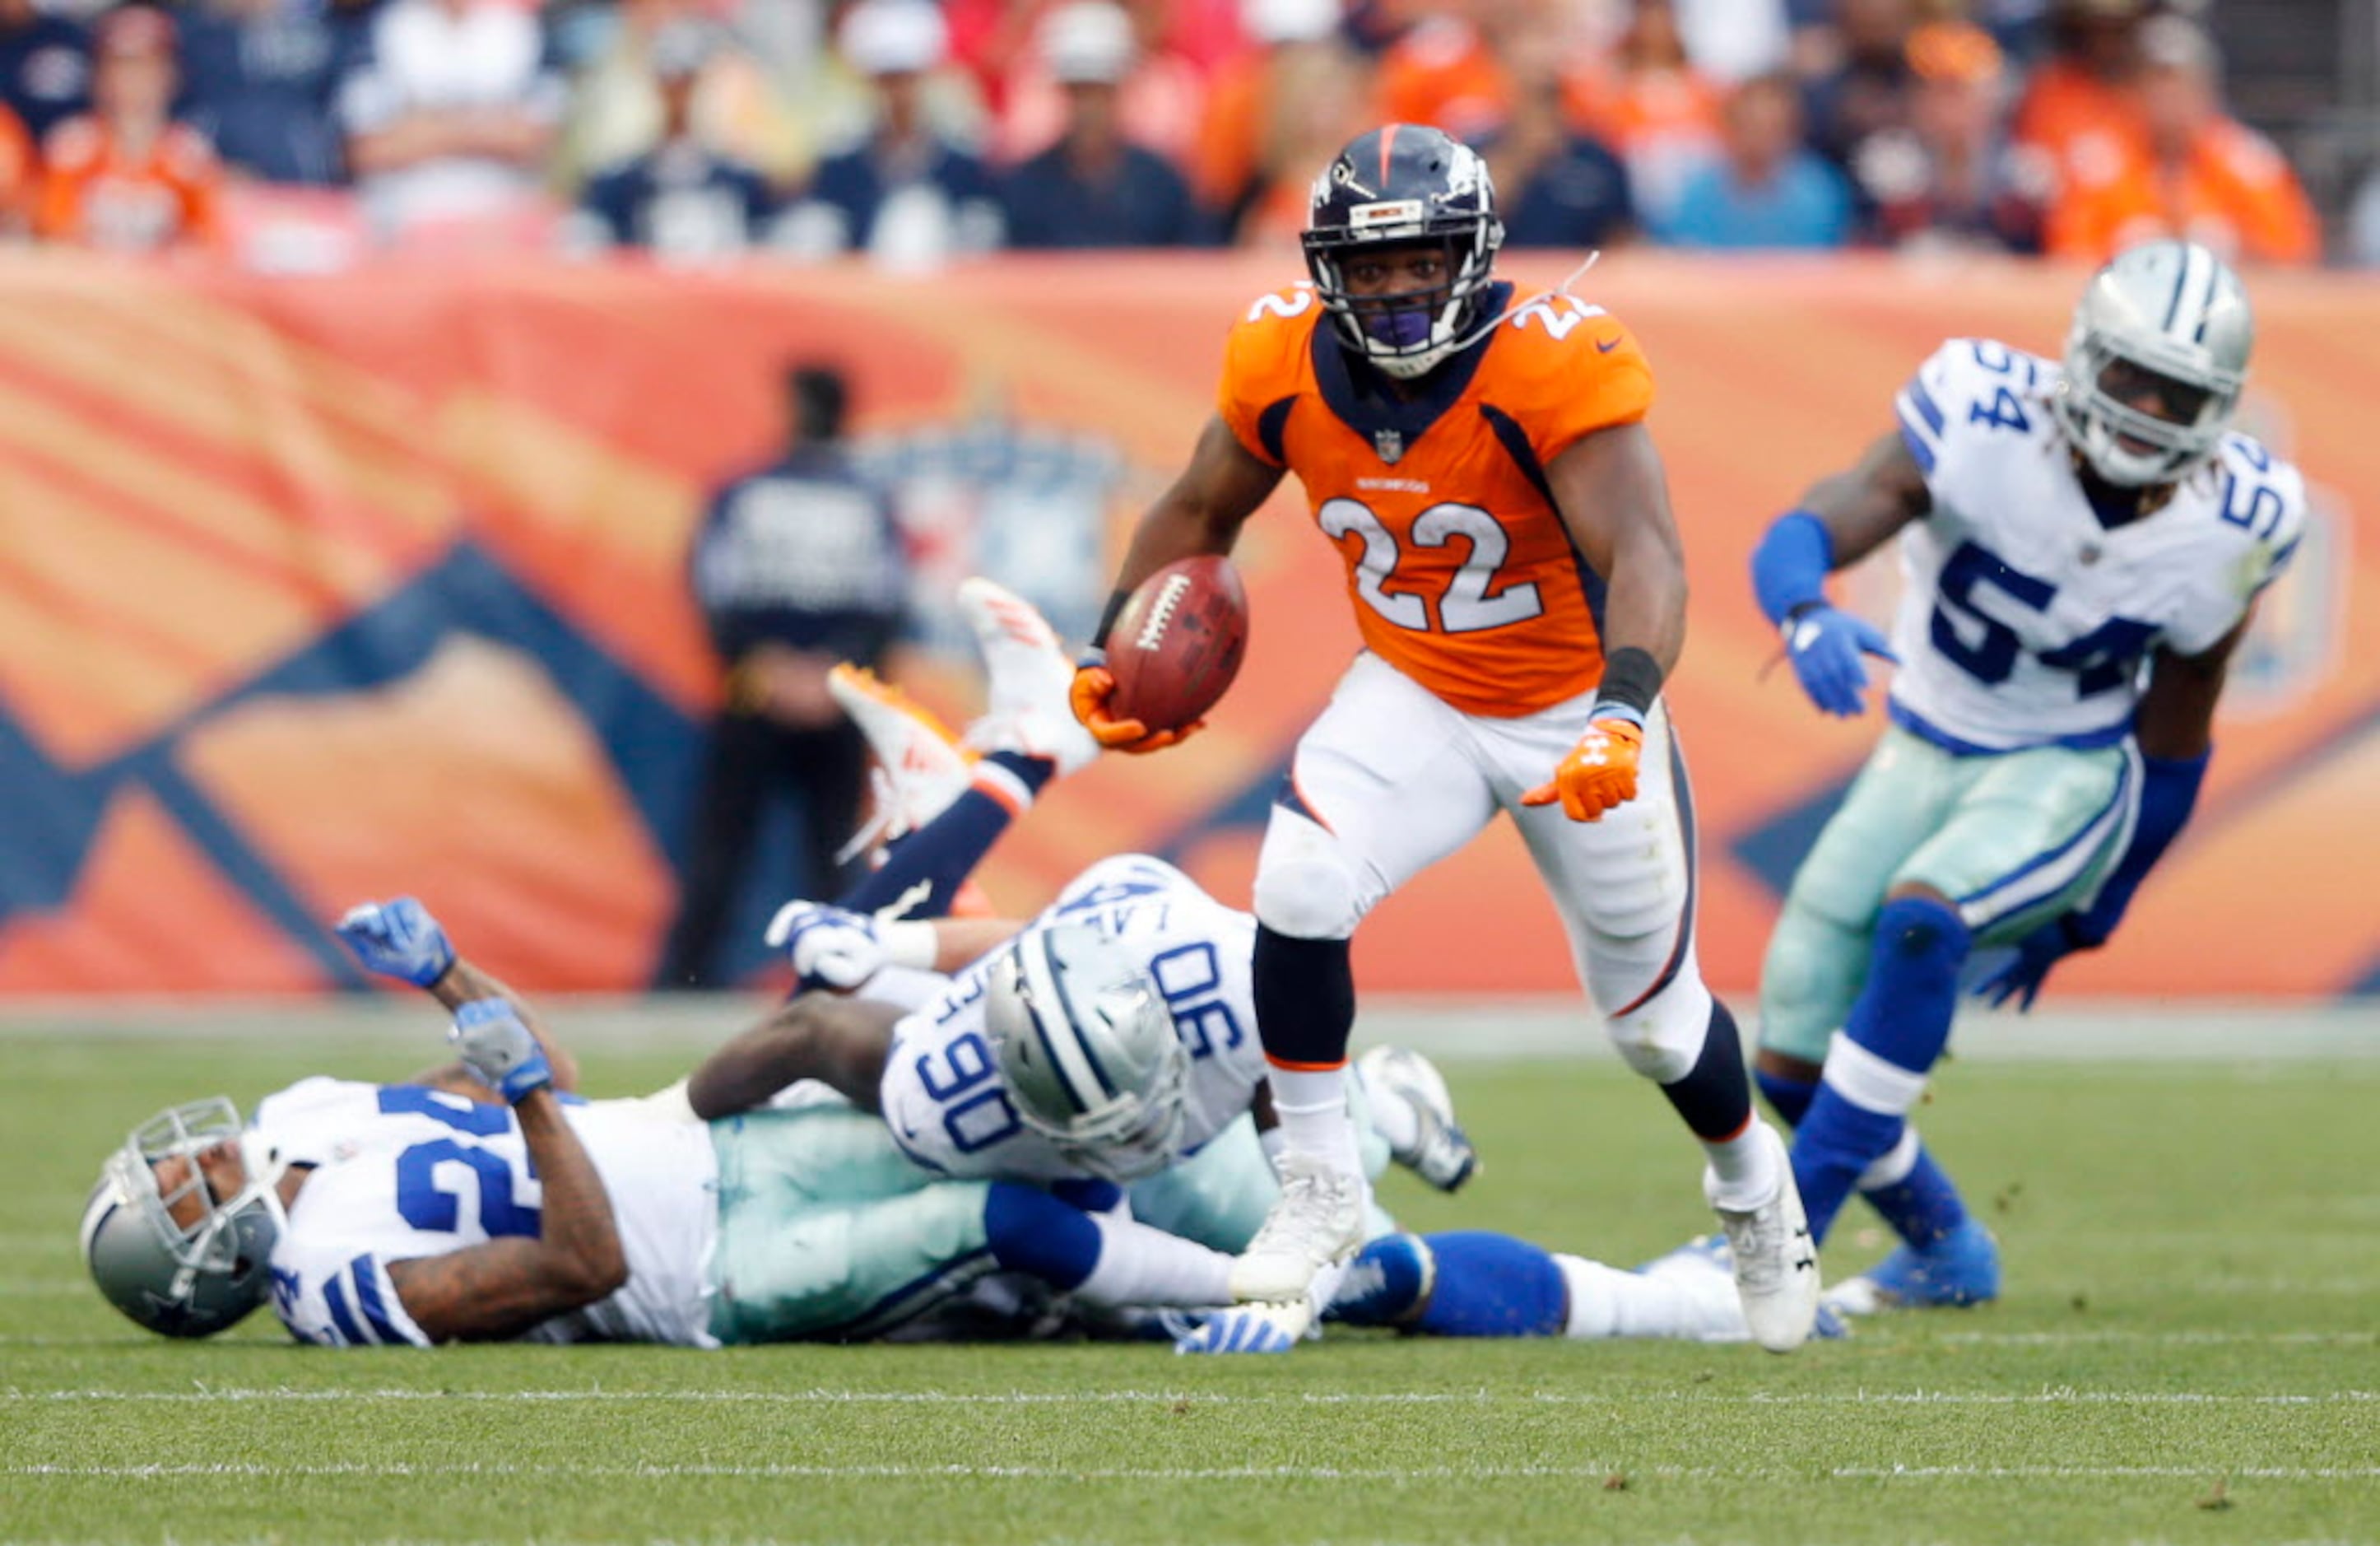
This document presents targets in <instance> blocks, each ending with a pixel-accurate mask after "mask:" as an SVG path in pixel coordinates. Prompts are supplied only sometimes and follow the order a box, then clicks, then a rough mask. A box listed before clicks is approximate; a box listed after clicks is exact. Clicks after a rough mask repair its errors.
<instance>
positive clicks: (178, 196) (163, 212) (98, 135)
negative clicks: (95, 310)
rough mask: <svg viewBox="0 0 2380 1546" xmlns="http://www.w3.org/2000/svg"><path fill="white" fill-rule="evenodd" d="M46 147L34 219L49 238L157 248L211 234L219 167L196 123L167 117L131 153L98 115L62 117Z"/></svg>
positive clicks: (196, 240)
mask: <svg viewBox="0 0 2380 1546" xmlns="http://www.w3.org/2000/svg"><path fill="white" fill-rule="evenodd" d="M47 152H48V159H49V175H48V177H45V178H44V179H43V180H42V194H41V204H40V208H39V209H38V211H37V212H36V214H35V218H34V227H35V229H37V230H38V231H39V232H40V233H41V234H42V236H43V237H46V238H48V239H49V240H52V241H70V242H79V243H81V244H82V245H84V246H86V247H101V248H106V249H109V250H114V251H117V252H156V251H162V250H164V249H166V248H169V247H174V246H176V245H180V244H185V243H188V244H204V243H207V242H211V241H212V240H213V239H214V237H215V226H216V221H217V213H216V207H215V206H216V204H217V202H218V201H219V199H220V189H221V185H222V182H223V172H222V168H221V167H220V166H219V165H218V164H217V163H216V161H215V153H214V151H213V149H212V147H211V146H209V145H208V143H207V141H206V139H205V137H204V136H202V135H200V133H199V132H198V131H197V130H196V129H193V128H188V127H187V126H185V125H182V124H169V125H167V126H166V127H165V129H164V132H163V133H161V134H160V135H158V136H157V138H156V139H155V140H153V141H152V142H151V143H150V145H149V146H148V148H147V149H146V150H145V151H144V152H137V153H135V152H128V151H127V150H126V148H125V147H123V146H122V145H119V144H118V143H117V142H116V140H115V137H114V136H113V135H111V134H110V133H109V132H108V131H107V128H106V126H105V125H103V124H102V123H101V122H100V121H99V120H98V119H97V118H93V117H79V118H69V119H67V121H66V122H64V123H62V124H60V125H58V126H57V127H56V128H54V129H52V130H50V137H49V141H48V145H47Z"/></svg>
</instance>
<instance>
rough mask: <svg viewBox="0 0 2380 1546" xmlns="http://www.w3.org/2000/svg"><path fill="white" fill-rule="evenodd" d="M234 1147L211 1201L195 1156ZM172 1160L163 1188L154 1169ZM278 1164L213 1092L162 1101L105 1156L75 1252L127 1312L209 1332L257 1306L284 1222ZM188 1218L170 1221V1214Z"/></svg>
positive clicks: (168, 1328)
mask: <svg viewBox="0 0 2380 1546" xmlns="http://www.w3.org/2000/svg"><path fill="white" fill-rule="evenodd" d="M225 1142H232V1143H236V1144H237V1145H238V1147H239V1150H240V1159H241V1168H242V1172H243V1175H242V1181H241V1186H240V1188H239V1190H238V1191H237V1192H236V1193H234V1194H233V1195H232V1196H230V1197H228V1198H217V1197H216V1196H215V1195H214V1193H213V1190H212V1187H210V1186H209V1184H208V1181H207V1177H206V1173H205V1168H204V1166H203V1165H202V1164H201V1163H200V1155H202V1154H204V1153H205V1152H206V1151H207V1150H211V1149H213V1148H214V1147H215V1146H216V1145H218V1144H221V1143H225ZM172 1160H179V1161H181V1162H182V1167H183V1175H181V1177H180V1178H179V1179H178V1180H177V1181H176V1183H175V1185H174V1186H173V1187H172V1188H171V1189H170V1190H168V1189H166V1188H165V1187H164V1186H163V1185H162V1184H161V1180H160V1177H159V1175H158V1172H157V1167H158V1166H159V1165H160V1164H161V1163H164V1162H167V1161H172ZM285 1169H286V1167H285V1165H284V1164H283V1163H280V1162H279V1161H278V1160H277V1159H275V1158H274V1156H273V1151H272V1150H271V1148H270V1146H269V1145H267V1144H265V1143H264V1142H263V1141H262V1140H261V1138H259V1136H258V1135H256V1134H254V1133H253V1132H250V1131H249V1130H248V1129H246V1128H245V1127H244V1126H242V1124H241V1122H240V1119H239V1112H238V1110H237V1108H236V1107H235V1106H233V1104H232V1103H231V1102H230V1101H228V1100H226V1099H225V1098H224V1097H222V1096H216V1097H213V1098H212V1099H209V1100H204V1101H192V1102H187V1103H185V1104H182V1105H178V1106H171V1107H168V1108H166V1109H165V1110H164V1111H162V1112H160V1113H158V1114H156V1115H155V1116H153V1117H151V1118H150V1119H149V1120H148V1121H146V1122H144V1123H142V1124H141V1125H140V1126H139V1127H137V1128H135V1129H133V1132H132V1135H131V1137H130V1138H127V1139H126V1140H125V1143H124V1147H123V1148H121V1149H119V1150H116V1151H115V1153H114V1154H111V1155H110V1156H108V1159H107V1163H106V1164H105V1166H104V1167H103V1170H102V1173H101V1178H100V1184H99V1187H98V1189H97V1190H96V1191H95V1192H94V1193H93V1194H92V1197H91V1203H90V1206H89V1207H88V1209H87V1210H86V1211H85V1212H84V1215H83V1226H82V1247H83V1258H84V1260H85V1261H86V1262H87V1263H88V1264H89V1265H90V1267H91V1273H92V1276H93V1277H94V1278H95V1279H97V1280H98V1282H99V1285H100V1289H101V1292H102V1293H103V1294H105V1295H106V1296H107V1297H108V1298H109V1300H110V1301H111V1302H113V1303H114V1304H115V1307H116V1308H117V1309H121V1310H123V1311H124V1313H125V1314H127V1315H128V1316H130V1317H131V1318H132V1319H133V1320H135V1321H140V1323H141V1324H143V1325H145V1326H147V1327H149V1328H150V1329H151V1330H152V1331H156V1332H161V1333H164V1334H166V1335H168V1336H208V1335H212V1333H215V1332H218V1331H221V1330H223V1329H225V1327H227V1326H229V1325H231V1324H232V1323H233V1322H235V1321H238V1320H239V1319H240V1318H241V1317H242V1316H245V1315H246V1314H247V1313H248V1312H249V1310H252V1309H255V1308H256V1307H257V1306H258V1305H260V1304H261V1303H263V1302H264V1297H265V1295H266V1292H267V1290H268V1289H269V1288H270V1286H271V1282H272V1271H271V1258H272V1254H273V1244H274V1242H275V1241H276V1240H278V1239H279V1237H280V1235H281V1231H282V1230H283V1229H285V1227H287V1224H288V1222H289V1221H288V1215H287V1213H286V1212H285V1211H284V1210H283V1208H282V1205H281V1194H280V1191H279V1184H280V1180H281V1177H282V1175H283V1173H284V1171H285ZM192 1206H195V1207H196V1209H197V1210H198V1211H197V1212H196V1215H195V1216H194V1217H192V1218H191V1220H190V1222H189V1223H176V1221H175V1218H174V1214H175V1212H176V1210H177V1209H178V1210H181V1211H184V1212H186V1213H187V1212H188V1211H189V1209H190V1208H191V1207H192Z"/></svg>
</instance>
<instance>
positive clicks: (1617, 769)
mask: <svg viewBox="0 0 2380 1546" xmlns="http://www.w3.org/2000/svg"><path fill="white" fill-rule="evenodd" d="M1644 750H1645V727H1644V726H1643V725H1641V724H1632V723H1630V722H1629V721H1627V720H1624V719H1598V720H1597V721H1595V722H1594V723H1593V724H1589V725H1588V726H1587V727H1586V734H1585V735H1584V736H1580V737H1579V738H1578V745H1576V746H1574V747H1573V748H1572V749H1571V753H1570V755H1569V756H1567V757H1565V758H1563V759H1562V760H1561V766H1560V767H1558V768H1556V769H1555V770H1554V776H1553V777H1552V778H1551V779H1550V780H1548V782H1546V783H1544V784H1540V785H1537V786H1536V788H1534V789H1532V790H1530V791H1529V792H1528V793H1527V794H1525V795H1523V796H1522V797H1521V803H1522V804H1523V805H1551V804H1553V803H1554V801H1556V800H1560V801H1561V808H1562V814H1563V815H1565V816H1568V817H1569V818H1570V819H1571V820H1572V821H1573V822H1598V821H1601V820H1602V819H1603V813H1604V812H1605V811H1607V810H1611V809H1612V808H1614V807H1615V806H1621V805H1625V804H1627V803H1628V802H1629V801H1630V800H1633V799H1634V798H1635V797H1636V764H1637V760H1638V759H1639V758H1640V757H1642V756H1643V755H1644Z"/></svg>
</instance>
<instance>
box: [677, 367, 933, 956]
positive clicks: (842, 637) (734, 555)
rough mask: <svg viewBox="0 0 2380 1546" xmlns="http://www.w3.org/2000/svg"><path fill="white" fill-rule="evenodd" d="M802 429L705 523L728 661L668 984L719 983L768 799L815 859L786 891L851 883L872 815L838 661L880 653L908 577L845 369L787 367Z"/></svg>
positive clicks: (711, 592)
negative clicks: (864, 456) (837, 683)
mask: <svg viewBox="0 0 2380 1546" xmlns="http://www.w3.org/2000/svg"><path fill="white" fill-rule="evenodd" d="M786 385H787V389H788V390H787V399H788V400H787V405H786V406H787V408H789V409H790V416H791V420H792V422H791V425H790V430H791V436H790V439H789V442H788V444H787V445H786V448H785V452H784V455H783V457H782V458H781V459H780V460H778V461H777V463H776V464H775V465H773V466H771V467H769V468H767V469H763V470H761V471H759V472H756V473H753V474H751V475H750V476H747V477H743V478H738V479H736V480H735V481H733V482H730V483H729V484H727V485H726V487H724V488H722V490H720V491H719V493H718V494H717V495H716V496H715V497H714V498H713V500H712V501H711V505H710V514H709V515H708V516H707V517H705V518H704V520H703V524H702V529H701V530H700V532H699V533H698V535H697V536H696V539H695V548H694V591H695V599H696V600H697V602H698V603H700V605H701V607H702V615H703V618H704V621H705V622H706V623H707V624H708V625H709V627H710V639H711V644H712V646H713V648H715V649H716V650H717V651H718V654H719V660H720V663H721V665H722V667H723V668H724V670H725V673H726V683H727V690H726V705H725V707H724V709H723V710H722V712H721V714H720V716H719V719H718V721H717V722H716V723H715V724H713V725H712V727H711V733H710V749H709V751H708V752H707V754H706V757H705V761H704V767H703V774H702V788H701V792H700V795H699V797H698V804H697V806H696V809H695V821H694V834H693V841H692V843H691V845H690V846H689V849H688V852H687V856H686V882H685V887H684V891H683V894H682V899H681V901H680V904H679V910H678V916H677V920H676V922H675V924H674V926H673V927H672V929H671V930H670V937H669V943H668V945H667V948H666V949H665V951H664V953H663V956H662V965H661V969H660V972H659V975H658V981H657V985H658V986H662V987H668V988H680V987H689V986H691V987H709V986H713V985H715V983H716V981H717V976H716V973H717V971H718V967H719V948H720V943H721V941H722V936H723V934H724V932H725V931H726V929H727V927H728V923H729V920H730V919H731V918H732V917H733V916H734V912H735V902H736V900H737V896H738V894H739V892H740V891H741V888H742V885H743V882H744V876H745V871H746V869H747V865H748V863H749V861H750V859H751V856H752V848H753V840H754V838H755V836H756V835H757V834H758V833H759V822H760V817H761V814H762V812H763V811H764V810H766V809H767V807H768V806H769V805H770V804H771V802H772V801H773V800H775V799H778V798H780V797H784V796H788V795H790V796H792V797H795V798H796V799H797V800H799V802H800V804H801V812H802V817H803V822H802V829H801V830H802V833H803V841H802V844H801V848H800V853H801V858H802V869H801V871H800V872H799V873H798V874H795V875H788V876H783V877H779V878H777V884H776V886H775V887H774V888H773V891H772V895H777V896H830V895H833V894H834V893H835V892H836V891H837V890H838V889H840V882H839V879H838V876H837V865H836V860H835V853H836V850H837V848H838V847H839V846H841V845H842V843H843V840H844V838H845V837H847V836H848V835H850V833H851V831H852V829H853V828H854V827H855V826H856V825H857V824H858V820H859V805H860V794H861V791H862V789H863V787H864V785H865V774H866V769H867V761H868V749H867V743H866V742H865V741H864V740H863V739H862V738H861V736H860V734H859V731H858V729H857V727H856V726H855V725H854V724H852V722H851V721H850V720H849V719H847V718H845V717H844V713H843V711H842V709H841V708H840V707H838V706H837V705H836V703H835V701H834V699H833V698H832V696H831V695H830V694H829V692H828V690H827V673H828V672H829V671H830V670H832V668H833V666H834V664H835V663H836V662H838V661H852V662H855V663H859V664H863V665H869V666H873V665H876V664H879V663H880V662H881V659H882V657H883V654H884V651H885V650H886V648H887V647H888V646H889V645H891V643H892V639H893V636H894V634H895V632H896V631H897V630H898V628H899V627H900V624H901V617H902V609H903V602H902V598H903V596H904V595H905V589H906V578H905V572H904V564H903V559H902V554H901V541H900V534H899V532H898V530H896V529H895V527H894V525H893V520H892V509H891V506H890V505H889V503H888V502H887V501H886V499H885V498H884V496H883V495H882V493H880V491H879V490H878V489H877V488H876V487H875V486H874V485H873V484H871V483H869V482H868V481H864V480H863V479H862V478H861V476H860V475H859V473H858V472H857V471H856V470H855V469H854V468H853V466H852V463H851V459H850V456H849V454H848V452H847V451H846V449H845V443H844V419H845V414H846V409H847V407H848V395H849V388H848V385H847V383H846V382H845V379H844V375H843V373H842V372H841V371H837V370H834V369H832V368H830V367H826V366H821V365H804V366H801V367H799V368H797V369H795V371H793V372H792V373H791V374H790V376H789V377H788V378H787V383H786Z"/></svg>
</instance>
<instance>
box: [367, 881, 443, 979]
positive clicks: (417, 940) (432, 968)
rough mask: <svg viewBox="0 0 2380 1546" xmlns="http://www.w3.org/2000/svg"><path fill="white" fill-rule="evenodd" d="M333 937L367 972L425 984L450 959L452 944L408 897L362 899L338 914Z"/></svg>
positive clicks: (424, 909) (439, 973)
mask: <svg viewBox="0 0 2380 1546" xmlns="http://www.w3.org/2000/svg"><path fill="white" fill-rule="evenodd" d="M338 933H339V938H341V939H342V940H345V941H346V944H347V948H348V949H349V950H352V951H354V952H355V953H356V959H357V960H358V961H361V962H362V963H363V964H364V968H365V969H366V970H368V971H376V972H378V973H380V975H382V976H383V977H395V978H401V979H403V980H405V981H407V982H410V983H412V984H413V985H414V986H415V987H417V988H427V987H430V986H431V985H432V984H434V983H436V982H437V980H439V979H440V978H442V977H443V976H445V975H446V972H447V969H448V968H451V967H453V966H454V964H455V947H454V946H453V945H451V944H448V943H446V931H445V930H443V929H441V928H440V927H438V920H437V919H434V918H432V917H431V916H430V909H429V908H427V907H423V906H422V905H421V904H420V903H419V902H417V901H415V900H414V899H413V898H412V897H410V896H399V897H396V898H395V899H393V900H391V901H387V902H366V903H364V904H363V905H362V906H360V907H350V908H348V909H347V916H346V917H345V918H343V919H339V923H338Z"/></svg>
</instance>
